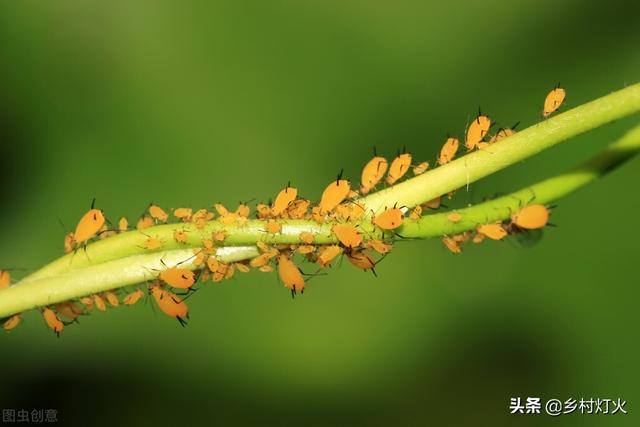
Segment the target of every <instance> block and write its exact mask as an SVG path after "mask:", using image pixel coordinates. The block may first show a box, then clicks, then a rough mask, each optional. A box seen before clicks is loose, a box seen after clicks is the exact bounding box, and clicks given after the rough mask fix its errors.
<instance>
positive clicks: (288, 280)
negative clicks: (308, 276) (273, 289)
mask: <svg viewBox="0 0 640 427" xmlns="http://www.w3.org/2000/svg"><path fill="white" fill-rule="evenodd" d="M278 275H279V276H280V280H282V282H283V283H284V285H285V286H286V287H287V288H289V289H291V292H292V293H295V292H297V291H300V292H303V291H304V277H303V276H302V273H301V272H300V269H299V268H298V266H297V265H295V263H294V262H293V261H291V260H290V259H289V258H287V257H286V256H285V255H280V256H279V257H278Z"/></svg>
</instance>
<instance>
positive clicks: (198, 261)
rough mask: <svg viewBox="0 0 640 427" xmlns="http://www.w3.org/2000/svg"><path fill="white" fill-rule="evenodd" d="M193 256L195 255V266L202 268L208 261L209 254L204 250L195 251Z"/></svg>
mask: <svg viewBox="0 0 640 427" xmlns="http://www.w3.org/2000/svg"><path fill="white" fill-rule="evenodd" d="M193 254H194V255H195V256H194V257H193V261H192V262H193V265H195V266H196V267H200V266H201V265H202V264H204V262H205V261H206V260H207V257H208V255H207V253H206V252H205V251H203V250H202V249H194V250H193Z"/></svg>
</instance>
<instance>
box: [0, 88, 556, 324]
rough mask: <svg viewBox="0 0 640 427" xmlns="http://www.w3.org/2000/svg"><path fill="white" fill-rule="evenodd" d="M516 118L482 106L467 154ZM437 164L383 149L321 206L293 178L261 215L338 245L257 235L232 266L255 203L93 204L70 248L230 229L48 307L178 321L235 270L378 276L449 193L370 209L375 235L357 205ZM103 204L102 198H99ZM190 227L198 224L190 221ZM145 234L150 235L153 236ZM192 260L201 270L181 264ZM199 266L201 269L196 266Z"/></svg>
mask: <svg viewBox="0 0 640 427" xmlns="http://www.w3.org/2000/svg"><path fill="white" fill-rule="evenodd" d="M564 97H565V91H564V89H562V88H560V87H559V86H557V87H555V88H554V89H553V90H552V91H551V92H550V93H549V94H548V95H547V98H546V99H545V102H544V109H543V116H544V117H548V116H549V115H550V114H551V113H553V112H554V111H556V110H557V109H558V108H559V107H560V105H561V104H562V102H563V100H564ZM516 126H517V124H516V125H513V126H511V127H509V128H500V129H498V131H497V132H495V134H493V135H492V136H491V137H489V131H490V128H491V127H492V121H491V119H490V118H489V117H488V116H486V115H483V114H482V113H481V112H480V111H479V112H478V115H477V116H476V117H475V118H474V119H473V121H472V122H471V123H470V124H469V126H468V127H467V129H466V134H465V142H464V145H465V147H466V149H467V151H468V152H469V151H472V150H476V149H477V150H482V149H484V148H486V147H487V146H489V145H491V144H493V143H495V142H497V141H499V140H501V139H503V138H506V137H508V136H510V135H512V134H514V133H515V132H516V131H515V128H516ZM459 145H460V142H459V140H458V139H457V138H453V137H448V138H447V139H446V141H445V142H444V144H443V146H442V148H441V150H440V153H439V156H438V158H437V164H438V165H445V164H447V163H449V162H450V161H452V160H453V158H454V157H455V155H456V154H457V152H458V149H459ZM428 168H429V163H428V162H421V163H417V164H414V163H413V159H412V156H411V154H410V153H406V152H403V153H399V154H398V155H397V156H396V157H395V158H394V159H393V160H392V161H391V162H390V163H389V162H388V161H387V159H386V158H384V157H382V156H378V155H377V154H376V153H375V150H374V157H373V158H372V159H371V160H369V162H367V164H366V165H365V166H364V168H363V170H362V173H361V178H360V185H359V187H358V188H357V189H353V188H352V185H351V182H350V181H349V180H347V179H344V178H343V177H342V173H340V174H339V175H338V177H337V178H336V179H335V180H334V181H332V182H331V183H330V184H329V185H328V186H327V187H326V188H325V189H324V191H323V193H322V195H321V197H320V200H319V202H318V203H317V204H313V205H312V203H311V201H310V200H308V199H304V198H301V197H298V189H297V188H295V187H292V186H291V185H290V184H287V186H286V187H285V188H283V189H282V190H281V191H280V192H279V193H278V194H277V196H276V197H275V199H274V200H273V202H269V203H260V204H257V206H256V207H255V212H254V215H255V217H256V218H258V219H260V220H262V223H263V224H264V230H263V231H264V232H265V233H268V234H277V233H280V232H281V230H282V220H287V219H305V220H312V221H315V222H317V223H327V224H329V225H330V226H331V233H332V234H333V235H334V236H335V240H336V243H335V244H318V243H317V242H315V240H316V236H315V235H314V234H312V233H309V232H301V233H300V234H299V236H298V238H299V242H300V243H299V244H294V245H284V244H279V245H269V244H266V243H264V242H261V241H258V242H257V247H258V250H259V255H258V256H256V257H255V258H253V259H250V260H246V261H240V262H233V263H226V262H223V261H222V260H221V259H219V258H218V257H217V256H216V247H217V246H221V245H224V242H225V239H226V238H227V231H226V230H224V226H232V225H233V226H236V227H242V226H244V225H245V224H246V223H247V222H248V221H249V217H250V216H251V208H250V207H249V205H248V204H247V203H240V205H239V206H238V207H237V208H236V209H235V210H233V211H231V210H229V209H227V208H226V207H225V206H223V205H222V204H215V205H213V210H209V209H200V210H197V211H194V210H193V209H192V208H188V207H180V208H176V209H172V210H170V211H166V210H165V209H163V208H161V207H160V206H157V205H155V204H151V205H150V206H149V207H148V209H147V210H146V211H145V213H144V214H143V215H142V216H140V218H139V219H138V220H137V222H136V224H135V226H133V227H131V226H130V224H129V221H128V220H127V219H126V218H124V217H122V218H120V219H119V221H118V223H117V226H111V227H109V225H108V223H109V222H108V220H107V218H106V216H105V214H104V212H103V211H102V210H101V209H98V208H96V207H95V206H94V203H92V204H91V208H90V209H89V210H88V211H87V212H86V213H85V214H84V215H83V216H82V217H81V218H80V220H79V221H78V223H77V226H76V228H75V231H73V232H70V233H67V234H66V235H65V237H64V245H63V246H64V251H65V252H66V253H71V252H73V253H74V254H75V252H76V251H78V250H79V249H82V248H85V249H86V245H87V244H88V243H89V242H91V241H93V240H95V239H106V238H109V237H110V236H113V235H116V234H119V233H125V232H128V231H130V230H132V229H137V230H144V229H146V228H149V227H152V226H154V225H157V224H164V223H170V222H173V223H190V224H193V225H194V226H195V229H196V230H202V229H204V227H205V225H206V224H207V223H208V222H209V221H212V220H214V219H215V220H216V221H218V222H219V223H220V224H221V225H222V226H223V228H222V229H218V230H217V231H214V232H212V233H210V235H206V236H204V237H202V236H203V235H202V233H200V234H198V236H199V238H200V239H201V247H200V248H197V249H194V253H193V256H192V257H190V258H188V259H186V260H184V261H182V262H180V263H178V264H176V265H173V266H167V265H165V264H164V262H163V263H162V264H163V268H162V269H160V270H159V271H157V274H155V278H154V279H153V280H152V281H151V282H148V283H146V284H144V285H142V286H141V287H139V288H137V289H135V290H133V291H131V292H128V293H125V292H123V290H122V289H119V290H111V291H107V292H103V293H100V294H95V295H88V296H84V297H82V298H79V299H78V300H73V301H66V302H61V303H58V304H54V305H52V306H49V307H43V308H42V309H41V313H42V316H43V318H44V321H45V323H46V325H47V326H48V327H49V328H50V329H51V330H53V331H54V332H55V333H56V334H60V332H62V331H63V329H64V328H65V326H66V325H68V324H70V323H71V322H75V321H77V319H78V318H79V317H80V316H82V315H85V314H87V313H89V312H91V311H93V310H94V309H95V310H99V311H106V310H107V307H108V306H111V307H117V306H119V305H121V304H122V305H125V306H130V305H134V304H136V303H138V302H139V301H140V300H143V299H145V298H147V297H150V298H152V299H153V300H154V301H155V304H156V305H157V307H158V308H159V310H160V311H162V312H163V313H165V314H166V315H167V316H170V317H173V318H175V319H177V320H178V321H179V322H180V324H182V325H185V324H186V322H187V319H188V318H189V308H188V306H187V304H186V302H185V301H186V300H187V299H188V298H189V297H190V296H191V295H192V294H193V291H194V290H195V288H194V285H196V283H204V282H206V281H213V282H221V281H223V280H225V279H230V278H231V277H233V276H234V274H235V272H236V271H238V272H241V273H247V272H249V271H250V270H251V269H252V268H253V269H257V270H259V271H261V272H272V271H274V269H275V270H277V272H278V276H279V278H280V280H281V281H282V283H283V284H284V286H285V287H286V288H288V289H289V290H290V291H291V294H292V296H295V295H296V293H302V292H304V289H305V284H306V282H307V281H308V278H305V276H309V277H313V276H315V275H317V274H318V273H319V272H320V271H321V270H322V269H324V268H326V267H329V266H331V265H332V263H334V262H335V260H336V259H337V258H338V257H343V256H344V257H345V258H346V259H347V260H348V261H349V262H350V263H351V264H352V265H353V266H355V267H357V268H359V269H361V270H364V271H371V272H372V273H373V274H374V275H375V274H376V273H375V267H376V264H377V263H378V262H380V261H381V260H382V259H383V258H384V257H385V256H386V255H387V254H388V253H389V252H391V250H392V248H393V245H392V240H393V239H395V238H398V237H401V236H400V235H399V234H397V233H396V230H397V229H398V228H399V227H400V226H402V225H403V224H404V223H405V222H406V221H418V220H419V219H420V218H421V216H422V214H423V212H426V211H427V210H437V209H438V208H439V207H440V205H441V198H440V197H438V198H437V199H435V200H432V201H430V202H427V203H424V204H422V205H419V206H416V207H414V208H413V209H410V210H409V209H406V208H404V207H396V206H393V207H390V208H387V209H384V210H382V211H381V212H379V213H377V214H374V215H372V216H371V223H372V226H373V229H374V230H375V233H374V234H372V233H365V232H364V231H362V230H360V229H359V228H358V226H356V225H353V223H352V222H353V221H358V220H361V219H363V218H364V216H365V207H364V206H363V205H362V204H360V203H359V202H358V197H359V196H360V195H366V194H368V193H369V192H371V191H372V190H374V189H376V188H377V187H378V186H379V185H380V184H381V183H382V182H383V180H384V183H385V184H386V185H394V184H395V183H397V182H398V181H399V180H401V179H402V178H404V177H405V176H406V175H407V173H408V172H409V171H410V170H411V171H412V173H413V174H414V175H420V174H422V173H424V172H425V171H426V170H427V169H428ZM94 202H95V200H94ZM549 214H550V210H549V208H548V207H546V206H543V205H539V204H533V205H531V204H528V205H526V206H524V207H522V208H521V209H519V210H518V211H517V212H515V213H514V214H513V215H512V216H511V218H510V219H509V220H508V221H501V222H496V223H488V224H481V225H479V226H478V227H477V228H476V229H475V230H469V231H465V232H464V233H461V234H458V235H453V236H444V237H443V238H442V242H443V243H444V245H445V247H446V248H447V249H449V250H450V251H451V252H453V253H456V254H457V253H460V252H461V251H462V244H463V243H465V242H468V241H472V242H473V243H480V242H482V241H483V240H484V239H486V238H488V239H492V240H502V239H504V238H505V237H507V236H508V235H509V234H518V233H522V232H525V233H526V232H531V231H535V230H540V229H542V228H544V227H545V226H546V225H547V224H548V221H549ZM463 219H464V218H463V215H462V214H461V213H459V212H456V211H453V212H451V213H450V214H448V216H447V220H448V221H450V222H452V223H457V222H460V221H462V220H463ZM189 230H193V228H190V229H189ZM190 232H191V231H187V229H186V228H184V229H176V230H175V231H174V233H173V239H175V241H176V242H177V243H179V244H186V243H187V240H188V238H189V237H190V236H189V233H190ZM145 236H147V235H146V234H145ZM164 244H165V242H163V241H162V240H160V239H157V238H154V237H152V236H147V239H146V240H144V242H143V243H142V246H141V248H142V249H145V250H149V251H154V250H160V249H161V248H162V247H163V246H164ZM296 254H297V257H298V258H301V259H303V260H304V261H305V262H307V263H310V264H312V265H316V266H317V271H316V272H315V273H312V274H304V273H303V272H302V270H301V269H300V267H298V265H297V264H296V262H295V261H294V255H296ZM187 261H190V262H191V264H192V265H191V267H192V268H186V267H183V266H182V264H183V263H185V262H187ZM194 267H195V271H194V270H193V268H194ZM10 285H11V273H10V270H0V289H2V288H7V287H9V286H10ZM21 319H22V317H21V314H15V315H13V316H11V317H9V318H7V319H4V321H3V329H4V330H5V331H10V330H12V329H14V328H15V327H16V326H18V324H19V323H20V322H21Z"/></svg>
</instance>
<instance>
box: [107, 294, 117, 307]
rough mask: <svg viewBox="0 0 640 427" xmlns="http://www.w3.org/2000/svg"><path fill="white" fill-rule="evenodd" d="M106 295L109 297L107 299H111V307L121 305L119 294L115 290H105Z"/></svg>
mask: <svg viewBox="0 0 640 427" xmlns="http://www.w3.org/2000/svg"><path fill="white" fill-rule="evenodd" d="M104 296H105V297H106V298H107V301H109V304H111V307H117V306H119V305H120V301H119V300H118V296H117V295H116V294H115V292H113V291H108V292H105V294H104Z"/></svg>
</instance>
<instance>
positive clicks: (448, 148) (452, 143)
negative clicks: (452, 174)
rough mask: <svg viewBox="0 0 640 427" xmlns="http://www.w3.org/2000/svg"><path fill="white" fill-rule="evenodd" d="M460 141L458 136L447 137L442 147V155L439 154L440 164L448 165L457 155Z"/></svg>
mask: <svg viewBox="0 0 640 427" xmlns="http://www.w3.org/2000/svg"><path fill="white" fill-rule="evenodd" d="M459 145H460V142H459V141H458V138H447V140H446V141H445V142H444V145H443V146H442V148H441V149H440V156H438V164H439V165H446V164H447V163H449V162H450V161H451V160H453V158H454V157H455V155H456V153H457V152H458V146H459Z"/></svg>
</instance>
